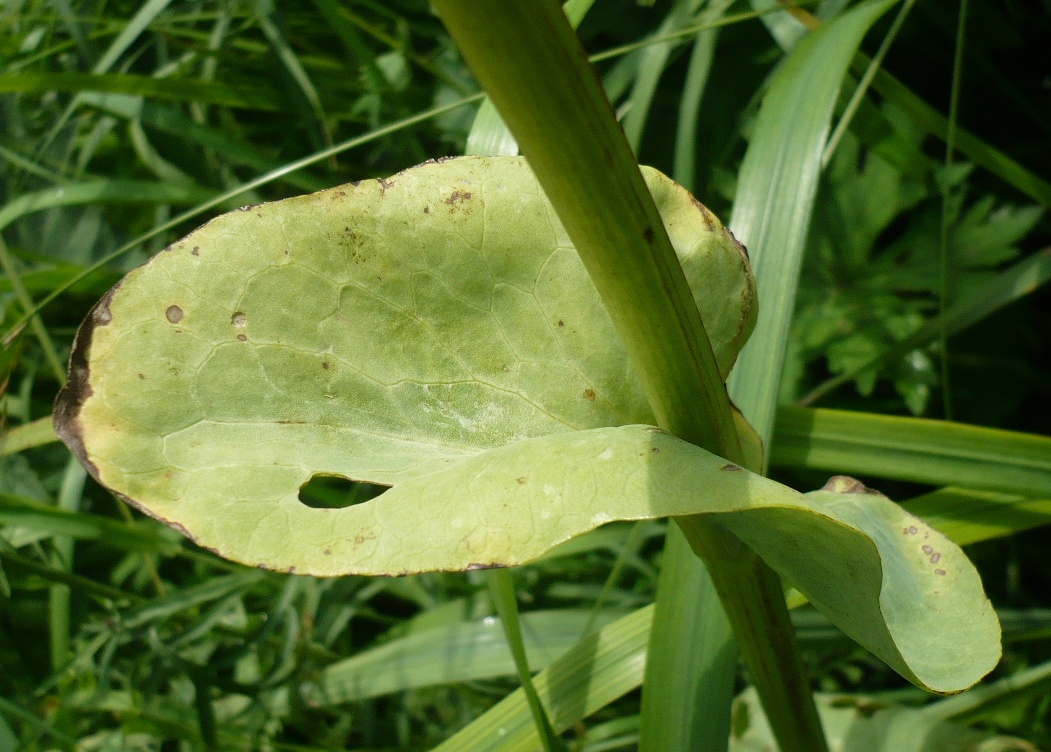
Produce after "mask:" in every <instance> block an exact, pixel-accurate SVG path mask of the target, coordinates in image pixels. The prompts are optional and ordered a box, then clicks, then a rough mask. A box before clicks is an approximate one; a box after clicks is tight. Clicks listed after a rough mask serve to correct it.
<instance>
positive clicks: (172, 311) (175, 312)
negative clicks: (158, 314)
mask: <svg viewBox="0 0 1051 752" xmlns="http://www.w3.org/2000/svg"><path fill="white" fill-rule="evenodd" d="M164 315H165V316H166V317H167V319H168V321H170V322H172V323H173V324H178V323H179V322H180V321H182V309H181V308H179V306H177V305H170V306H168V310H166V311H165V312H164Z"/></svg>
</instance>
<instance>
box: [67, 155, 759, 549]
mask: <svg viewBox="0 0 1051 752" xmlns="http://www.w3.org/2000/svg"><path fill="white" fill-rule="evenodd" d="M649 175H650V182H651V186H652V189H653V191H654V193H655V195H656V198H657V201H658V203H659V204H660V205H661V206H662V207H663V209H664V219H665V223H666V225H667V226H668V229H669V232H670V233H671V235H672V237H673V239H674V242H675V243H676V245H677V247H678V248H679V252H680V254H681V257H682V261H683V264H684V266H685V268H686V269H687V271H688V274H689V275H690V277H691V279H692V283H693V289H695V290H698V291H699V292H700V293H701V296H700V297H699V298H698V300H697V302H698V305H699V306H700V307H701V308H702V310H704V311H705V318H706V320H707V321H710V322H711V323H710V324H709V328H710V330H711V338H712V340H713V343H714V346H715V351H716V354H717V359H718V362H719V364H720V369H721V371H722V373H723V375H724V376H725V374H726V373H727V372H728V370H729V368H730V367H731V365H732V363H733V359H734V357H735V355H736V352H737V350H738V349H739V348H740V345H741V342H742V341H743V339H744V338H745V337H746V336H747V334H748V332H749V329H750V327H751V324H752V321H753V320H754V312H755V308H754V288H753V285H752V281H751V278H750V276H749V274H748V271H747V261H746V259H745V257H744V255H743V252H742V251H741V249H740V247H739V246H738V245H737V244H736V243H735V242H734V241H733V239H732V237H731V236H730V235H729V233H727V232H725V231H724V230H722V228H721V227H720V226H719V225H718V221H717V220H715V218H714V217H712V216H711V215H710V214H709V213H708V212H707V211H706V210H704V209H703V207H700V205H699V204H697V203H696V202H695V201H694V199H693V198H692V197H691V196H690V195H689V194H688V193H686V192H685V191H684V190H682V189H681V188H678V187H677V186H675V185H674V184H673V183H671V182H670V181H668V180H667V179H666V178H664V177H663V176H659V175H658V174H657V173H655V172H652V171H651V172H650V173H649ZM89 348H90V364H89V363H88V362H87V361H86V360H85V359H86V358H87V357H88V356H87V353H86V352H85V351H86V350H87V349H89ZM74 365H75V368H74V371H75V373H76V378H75V382H76V383H75V384H74V386H73V387H72V388H71V390H70V391H68V392H67V393H66V394H65V396H64V397H63V398H62V400H61V401H60V405H61V406H63V407H62V409H61V410H60V411H59V414H58V415H57V418H58V424H59V425H62V426H64V427H65V429H64V430H65V433H66V434H67V436H68V437H70V438H71V440H72V441H73V443H74V444H76V445H78V446H79V445H80V444H81V443H82V444H83V446H82V447H79V448H78V451H80V453H81V454H82V458H83V459H86V460H87V461H88V462H89V463H90V464H92V465H93V466H94V468H95V472H96V474H97V475H98V477H99V479H100V480H101V481H102V482H103V483H104V484H105V485H107V486H109V487H110V488H112V489H113V490H115V491H117V492H118V493H121V494H123V495H125V496H129V497H131V498H133V499H135V500H136V501H139V502H141V503H142V504H143V505H144V506H146V507H149V508H151V509H153V510H154V511H155V513H157V514H159V515H161V516H163V517H165V518H166V519H169V520H174V521H177V522H178V523H179V524H181V525H183V526H184V527H185V528H186V530H187V531H188V532H190V533H191V534H192V535H194V537H196V538H197V539H198V540H199V541H200V542H202V543H204V544H205V545H213V546H218V545H220V542H219V540H213V539H211V538H210V537H209V536H202V535H201V534H200V532H199V530H198V528H201V527H207V526H212V527H213V528H214V529H216V530H217V529H219V528H220V527H222V525H223V524H224V522H225V515H229V516H230V517H231V518H233V520H234V523H235V525H243V524H244V519H245V517H246V515H245V514H244V510H245V509H246V508H247V507H246V506H245V504H263V505H265V506H263V507H258V506H257V507H256V508H257V509H263V510H266V511H265V512H264V513H259V514H256V515H249V517H251V518H252V519H253V520H255V523H256V524H257V525H258V526H259V529H258V530H257V531H256V535H265V534H264V532H263V531H264V530H265V529H266V527H267V525H268V524H271V523H270V522H268V520H270V521H271V522H272V524H273V525H276V526H277V527H276V528H275V529H276V530H277V531H278V533H280V531H281V525H282V524H283V523H284V520H279V519H278V518H277V517H273V516H271V517H269V518H268V517H267V515H268V514H271V515H272V514H273V513H274V511H275V510H276V509H279V508H280V509H284V508H285V507H288V508H291V509H297V508H299V504H298V501H297V500H296V492H297V491H298V489H299V487H300V486H301V485H303V484H304V483H306V482H307V480H309V478H310V477H311V475H313V474H315V473H321V474H333V475H341V476H344V477H348V478H353V479H355V480H363V481H369V482H373V483H379V484H392V483H395V482H396V481H398V480H399V479H402V478H406V477H410V476H413V475H419V474H422V473H426V472H428V471H432V470H434V469H436V468H438V467H441V466H444V465H445V464H446V463H448V462H450V461H453V460H456V459H458V458H461V457H464V456H467V455H470V454H473V453H475V452H477V451H479V450H482V449H487V448H490V447H494V446H501V445H504V444H507V443H510V442H513V441H516V440H519V439H522V438H527V437H530V436H541V435H545V434H549V433H553V432H556V431H568V430H575V429H581V428H590V427H595V426H602V425H617V424H625V423H640V422H651V420H652V416H651V414H650V412H649V409H648V407H647V404H646V400H645V397H644V395H643V393H642V390H641V387H640V386H639V385H638V382H637V381H636V379H635V377H634V375H633V373H632V370H631V367H630V365H629V363H628V359H627V356H626V355H625V353H624V352H623V350H622V349H621V348H620V347H619V346H618V339H617V337H616V334H615V332H614V330H613V326H612V323H611V322H610V320H609V317H608V316H607V314H606V313H605V310H604V309H603V307H602V304H601V302H600V301H599V299H598V296H597V294H596V293H595V292H594V288H593V287H592V286H591V283H590V280H589V279H588V277H587V274H586V272H585V270H584V268H583V265H582V264H581V263H580V261H579V259H578V257H577V256H576V254H575V252H574V250H573V247H572V245H571V244H570V243H569V241H568V239H567V238H566V237H565V235H564V233H563V231H562V228H561V225H560V224H559V223H558V221H557V219H556V218H555V216H554V213H553V211H552V210H551V208H550V205H549V204H548V202H547V200H546V199H545V198H543V194H542V193H541V191H540V189H539V187H538V185H537V183H536V181H535V179H534V178H533V175H532V172H531V171H530V170H529V169H528V167H527V166H526V163H525V161H524V160H522V159H517V158H506V159H497V158H493V159H489V158H464V159H457V160H446V161H444V162H442V163H429V164H426V165H423V166H421V167H419V168H415V169H413V170H409V171H406V172H404V173H401V174H400V175H397V176H395V177H393V178H390V179H387V180H382V181H367V182H363V183H360V184H358V185H356V186H344V187H341V188H336V189H333V190H330V191H325V192H322V193H319V194H315V195H312V196H307V197H301V198H296V199H289V200H287V201H282V202H278V203H275V204H269V205H262V206H257V207H250V208H246V210H244V211H241V212H233V213H231V214H228V215H225V216H224V217H222V218H220V219H217V220H215V221H213V222H211V223H209V224H208V225H206V226H205V227H203V228H201V229H200V230H198V231H197V232H195V233H194V234H192V235H190V236H189V237H188V238H186V239H184V240H183V241H181V242H179V243H176V244H175V245H174V246H172V247H171V248H170V249H169V250H168V251H167V252H166V253H163V254H161V255H160V256H158V257H157V258H156V259H154V260H153V261H152V262H151V263H150V264H148V265H146V266H144V267H142V268H140V269H138V270H136V271H135V272H132V274H131V275H129V276H128V277H127V278H126V279H125V280H124V282H123V283H121V284H120V285H118V287H117V288H115V289H114V291H113V292H112V293H111V294H110V295H108V296H107V297H106V298H105V299H104V301H103V302H102V303H101V304H100V305H99V306H98V307H97V308H96V310H95V311H94V313H93V314H92V317H91V319H90V321H89V323H88V325H86V326H85V327H84V329H83V330H82V332H81V335H80V337H79V342H78V350H77V356H76V358H75V364H74ZM244 497H247V498H246V501H245V504H240V505H237V504H239V503H235V505H234V506H229V504H230V503H231V502H229V499H230V498H244ZM180 499H185V501H180ZM215 499H226V500H227V501H225V502H222V503H219V502H216V501H214V500H215ZM158 505H159V506H158ZM195 505H196V507H195ZM194 508H196V509H197V510H198V511H193V510H194ZM205 509H207V510H209V511H208V513H207V514H206V515H205V514H202V511H203V510H205ZM295 513H296V514H299V515H303V514H308V513H307V512H306V510H305V508H303V509H300V510H299V511H297V512H295ZM198 515H200V517H199V516H198ZM314 517H315V518H316V517H317V515H316V514H315V515H314ZM322 517H323V515H322ZM294 565H295V564H294V562H292V561H287V562H283V563H281V564H278V563H277V562H276V561H274V562H272V566H279V567H285V568H287V567H289V566H294Z"/></svg>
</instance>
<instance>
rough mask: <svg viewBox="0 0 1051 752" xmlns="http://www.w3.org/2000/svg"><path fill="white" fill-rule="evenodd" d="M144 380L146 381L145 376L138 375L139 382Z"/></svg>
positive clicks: (142, 374)
mask: <svg viewBox="0 0 1051 752" xmlns="http://www.w3.org/2000/svg"><path fill="white" fill-rule="evenodd" d="M145 380H146V374H144V373H140V374H139V381H145Z"/></svg>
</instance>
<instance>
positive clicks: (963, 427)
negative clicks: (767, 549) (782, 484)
mask: <svg viewBox="0 0 1051 752" xmlns="http://www.w3.org/2000/svg"><path fill="white" fill-rule="evenodd" d="M771 454H772V456H771V462H772V464H775V465H780V466H792V467H806V468H811V469H819V470H827V471H829V472H841V473H855V474H858V475H874V476H877V477H881V478H894V479H897V480H908V481H913V482H916V483H929V484H931V485H954V486H965V487H967V488H973V489H978V490H985V491H997V492H1000V493H1010V494H1021V495H1026V496H1033V497H1038V498H1048V497H1051V438H1049V437H1047V436H1038V435H1036V434H1027V433H1018V432H1014V431H1001V430H998V429H994V428H982V427H979V426H972V425H967V424H965V423H952V422H950V421H942V420H930V419H926V418H904V417H899V416H894V415H876V414H872V413H858V412H849V411H846V410H828V409H824V408H805V407H782V408H781V409H780V410H779V411H778V422H777V433H776V439H775V441H774V444H773V448H772V453H771Z"/></svg>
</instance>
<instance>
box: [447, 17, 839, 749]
mask: <svg viewBox="0 0 1051 752" xmlns="http://www.w3.org/2000/svg"><path fill="white" fill-rule="evenodd" d="M434 5H435V7H436V8H437V10H438V12H439V14H440V15H441V17H442V19H443V21H444V22H445V24H446V26H447V27H448V29H449V31H450V33H451V34H452V36H453V38H454V40H455V41H456V43H457V45H458V46H459V48H460V50H461V51H462V52H463V55H464V57H465V58H466V60H467V62H468V64H469V65H470V66H471V68H472V70H473V71H474V73H475V75H476V76H477V77H478V79H479V81H480V82H481V83H482V85H483V86H484V87H485V89H486V91H487V93H488V94H489V96H490V97H491V99H492V101H493V103H494V104H495V105H496V107H497V110H498V111H499V112H500V114H501V116H502V117H503V119H504V122H506V123H507V125H508V127H509V128H510V129H511V132H512V133H513V134H514V136H515V138H516V139H517V141H518V144H519V146H520V148H521V151H522V153H523V154H524V155H525V156H526V157H527V159H528V160H529V163H530V165H531V167H532V168H533V171H534V172H535V173H536V176H537V179H538V180H539V181H540V184H541V186H542V187H543V189H544V191H545V193H546V194H547V196H548V198H549V199H550V200H551V203H552V205H553V206H554V208H555V211H556V212H557V213H558V216H559V218H560V219H561V221H562V224H563V225H564V226H565V228H566V231H567V233H568V234H569V236H570V238H571V239H572V240H573V243H574V244H575V245H576V248H577V251H578V253H579V254H580V257H581V259H582V260H583V262H584V265H585V267H586V268H587V270H588V273H589V274H590V275H591V278H592V281H593V282H594V283H595V287H596V288H597V290H598V292H599V295H600V296H601V298H602V300H603V303H604V304H605V306H606V309H607V311H608V312H609V314H610V316H611V318H612V319H613V322H614V325H615V326H616V327H617V331H618V333H619V334H620V337H621V339H622V340H623V341H624V345H625V348H626V349H627V351H628V353H629V355H630V356H631V359H632V363H633V365H634V366H635V369H636V372H637V373H638V375H639V378H640V380H641V382H642V385H643V388H644V389H645V390H646V394H647V397H648V399H649V402H650V406H651V408H652V410H653V413H654V416H655V417H656V420H657V422H658V424H659V425H660V426H661V427H663V428H665V429H667V430H669V431H671V432H672V433H674V434H676V435H677V436H679V437H681V438H683V439H685V440H686V441H689V442H691V443H693V444H696V445H698V446H701V447H704V448H705V449H708V450H709V451H712V452H714V453H716V454H719V455H721V456H723V457H726V458H727V459H730V460H732V461H734V462H738V463H742V462H743V458H742V453H741V448H740V444H739V442H738V440H737V435H736V431H735V429H734V426H733V418H732V416H731V413H730V405H729V400H728V398H727V395H726V389H725V386H724V385H723V383H722V379H721V378H720V376H719V372H718V368H717V367H716V363H715V358H714V356H713V354H712V349H711V344H710V342H709V340H708V337H707V334H706V333H705V330H704V326H703V324H702V322H701V318H700V314H699V313H698V311H697V307H696V305H695V304H694V302H693V296H692V294H691V292H690V289H689V286H688V285H687V282H686V278H685V275H684V274H683V272H682V268H681V267H680V265H679V263H678V259H677V258H676V256H675V252H674V250H673V248H672V246H671V242H670V240H669V239H668V236H667V233H666V232H665V230H664V225H663V223H662V221H661V219H660V216H659V214H658V213H657V209H656V206H655V205H654V203H653V200H652V197H651V196H650V194H649V191H648V190H647V188H646V186H645V183H644V182H643V179H642V175H641V173H640V171H639V168H638V164H637V163H636V162H635V158H634V157H633V155H632V153H631V150H630V148H629V147H628V143H627V140H626V139H625V138H624V134H623V132H622V131H621V129H620V127H619V126H618V125H617V123H616V119H615V117H614V114H613V110H612V108H611V107H610V104H609V102H608V101H607V100H606V97H605V94H604V93H603V91H602V87H601V84H600V83H599V81H598V78H597V76H596V75H595V73H594V70H593V69H592V68H591V66H590V64H589V63H588V62H587V59H586V56H585V53H584V50H583V48H582V47H581V45H580V43H579V40H578V39H577V38H576V35H575V34H574V33H573V31H572V29H571V28H570V26H569V24H568V22H567V20H566V18H565V16H564V15H563V14H562V11H561V10H560V9H559V7H558V6H557V4H555V3H554V2H551V0H519V2H513V3H507V2H504V1H503V0H435V1H434ZM678 522H679V524H680V526H681V527H682V528H683V531H684V532H685V533H686V535H687V538H688V539H689V540H690V543H691V545H692V547H693V548H694V550H695V551H696V552H697V553H698V554H700V555H702V556H703V557H704V559H705V561H706V563H707V565H708V568H709V570H710V572H711V573H712V579H713V580H714V582H715V585H716V589H717V590H718V591H719V593H720V596H721V597H722V599H723V601H724V605H725V606H726V608H727V614H728V616H729V617H730V621H731V624H732V626H733V629H734V632H735V634H736V635H737V637H738V640H739V641H740V643H741V647H742V655H743V656H744V658H745V661H746V664H747V666H748V668H749V670H750V672H751V677H752V680H753V683H754V684H755V685H756V687H757V689H758V690H759V693H760V696H761V698H762V699H763V703H764V706H765V707H766V709H767V714H768V717H769V718H770V721H771V724H772V726H773V728H774V731H775V734H776V736H777V738H778V740H779V742H780V744H781V747H782V749H783V750H784V751H785V752H789V750H792V751H794V750H800V752H802V751H803V750H806V751H807V752H819V751H820V750H824V749H826V745H825V741H824V738H823V735H822V734H821V729H820V723H819V722H818V719H817V711H816V709H815V707H814V705H813V700H812V696H811V694H810V690H809V688H808V686H807V683H806V681H805V679H804V676H803V673H802V670H801V667H800V662H799V659H798V653H797V649H796V646H795V641H794V635H793V631H792V628H791V623H790V622H789V619H788V612H787V609H786V607H785V602H784V597H783V594H782V592H781V588H780V584H779V582H778V579H777V576H776V575H775V574H774V573H773V572H772V571H771V570H770V569H769V568H768V567H766V565H765V564H763V563H762V561H761V560H760V559H759V558H758V557H757V556H756V555H755V554H754V553H752V552H751V551H750V550H749V549H748V548H747V547H746V546H744V544H743V543H741V541H740V540H738V539H737V538H736V537H734V536H733V535H732V534H730V533H728V532H726V531H725V530H723V529H722V528H719V527H717V526H714V525H712V524H711V523H707V522H705V521H703V520H700V519H697V518H688V519H681V520H678ZM683 699H684V701H686V702H689V701H692V698H683Z"/></svg>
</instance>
